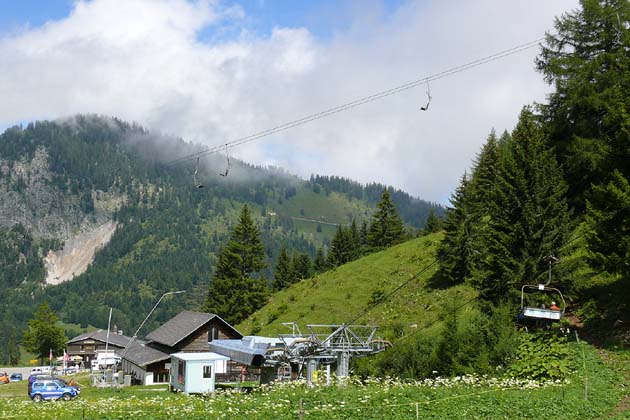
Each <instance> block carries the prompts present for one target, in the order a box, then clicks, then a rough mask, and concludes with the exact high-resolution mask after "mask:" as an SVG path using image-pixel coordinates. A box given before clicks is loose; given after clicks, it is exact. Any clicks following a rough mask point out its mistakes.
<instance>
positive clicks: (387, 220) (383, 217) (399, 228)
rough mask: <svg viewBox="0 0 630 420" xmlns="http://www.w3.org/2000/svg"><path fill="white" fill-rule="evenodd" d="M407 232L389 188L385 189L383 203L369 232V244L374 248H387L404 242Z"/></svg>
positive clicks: (382, 197)
mask: <svg viewBox="0 0 630 420" xmlns="http://www.w3.org/2000/svg"><path fill="white" fill-rule="evenodd" d="M404 237H405V231H404V229H403V223H402V220H401V219H400V216H399V215H398V210H396V206H395V205H394V203H393V201H392V199H391V197H390V195H389V191H388V190H387V188H384V189H383V194H382V195H381V201H379V203H378V204H377V210H376V213H375V214H374V217H373V218H372V223H371V224H370V229H369V231H368V244H369V245H370V246H371V247H373V248H387V247H389V246H392V245H395V244H397V243H400V242H402V241H403V240H404Z"/></svg>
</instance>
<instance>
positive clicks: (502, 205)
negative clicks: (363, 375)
mask: <svg viewBox="0 0 630 420" xmlns="http://www.w3.org/2000/svg"><path fill="white" fill-rule="evenodd" d="M580 3H581V7H580V9H578V10H575V11H573V12H571V13H568V14H566V15H563V16H561V17H559V18H558V19H557V21H556V24H555V28H554V30H553V31H551V32H549V33H548V34H547V36H546V39H545V42H544V43H543V46H542V50H541V53H540V55H539V57H538V59H537V61H536V64H537V67H538V69H539V71H540V72H541V73H542V75H543V76H544V77H545V80H546V81H547V82H549V83H550V84H551V85H552V86H553V88H554V91H553V92H552V93H551V94H550V95H549V100H548V102H546V103H543V104H540V105H538V106H536V107H525V108H524V109H523V111H522V112H521V114H520V117H519V121H518V124H517V126H516V127H515V129H514V130H513V131H512V132H511V133H507V132H506V133H504V134H502V135H500V136H497V135H496V134H495V133H494V132H492V133H491V134H490V135H489V136H488V138H487V141H486V144H485V145H484V147H483V148H482V150H481V151H480V153H479V155H478V157H477V159H476V161H475V162H474V167H473V170H472V173H471V174H470V175H464V176H463V178H462V181H461V183H460V185H459V187H458V189H457V191H456V192H455V193H454V194H453V197H452V200H451V204H452V207H451V208H450V209H449V210H448V211H447V217H446V222H445V230H446V235H445V239H444V241H443V242H442V244H441V246H440V247H439V250H438V258H439V261H440V269H439V271H438V277H439V279H440V281H441V282H443V284H445V285H455V284H461V283H465V284H469V285H472V286H473V287H475V288H476V289H478V290H479V292H480V294H481V297H482V298H483V299H484V301H485V302H486V303H487V304H492V305H497V304H499V303H501V302H509V303H511V304H516V303H517V302H518V300H519V295H520V286H522V285H523V284H538V283H546V282H548V281H549V275H551V282H552V283H551V284H552V285H553V286H556V287H559V288H560V289H561V290H563V291H564V293H565V295H566V296H567V298H568V302H569V307H568V311H567V313H570V314H571V315H572V318H571V319H572V321H573V323H574V324H575V325H579V326H582V324H583V325H584V326H585V327H586V330H587V331H588V332H589V333H590V334H591V336H592V337H596V338H597V339H598V340H599V341H601V342H608V343H617V344H623V345H626V346H628V345H630V328H629V327H630V318H629V316H630V307H629V306H628V302H630V270H628V267H629V266H628V259H629V258H630V186H629V183H628V180H629V179H630V164H629V163H630V118H629V115H630V54H628V51H629V49H630V31H629V29H628V27H629V24H628V22H629V20H630V3H628V2H627V1H625V0H613V1H597V0H583V1H581V2H580ZM550 269H551V274H550V272H549V270H550ZM538 299H539V300H538V301H534V303H536V304H537V305H540V304H545V303H546V304H547V305H549V298H548V297H547V298H546V299H547V301H546V302H545V300H543V299H545V297H544V296H542V297H540V296H539V297H538Z"/></svg>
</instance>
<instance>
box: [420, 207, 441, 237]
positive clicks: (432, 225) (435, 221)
mask: <svg viewBox="0 0 630 420" xmlns="http://www.w3.org/2000/svg"><path fill="white" fill-rule="evenodd" d="M440 229H442V221H441V220H440V219H439V218H438V217H436V216H435V211H434V210H433V209H431V210H430V211H429V216H428V217H427V221H426V222H425V223H424V229H422V231H423V233H424V234H425V235H426V234H429V233H435V232H439V231H440Z"/></svg>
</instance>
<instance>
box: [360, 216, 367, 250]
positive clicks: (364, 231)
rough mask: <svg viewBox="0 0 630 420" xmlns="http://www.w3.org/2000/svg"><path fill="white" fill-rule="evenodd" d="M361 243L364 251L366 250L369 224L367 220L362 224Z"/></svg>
mask: <svg viewBox="0 0 630 420" xmlns="http://www.w3.org/2000/svg"><path fill="white" fill-rule="evenodd" d="M359 243H360V244H361V249H362V250H364V249H365V248H366V247H367V246H368V224H367V222H366V221H365V220H364V221H363V222H362V223H361V230H360V231H359Z"/></svg>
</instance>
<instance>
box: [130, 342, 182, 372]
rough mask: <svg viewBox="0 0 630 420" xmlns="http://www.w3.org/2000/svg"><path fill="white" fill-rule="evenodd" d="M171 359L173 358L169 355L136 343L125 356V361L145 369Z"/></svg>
mask: <svg viewBox="0 0 630 420" xmlns="http://www.w3.org/2000/svg"><path fill="white" fill-rule="evenodd" d="M170 357H171V356H170V355H169V354H168V353H164V352H162V351H159V350H157V349H154V348H153V347H149V346H147V345H146V344H144V343H137V342H134V343H132V344H131V346H129V349H128V350H127V354H125V357H123V360H128V361H130V362H131V363H133V364H134V365H136V366H139V367H145V366H147V365H150V364H151V363H155V362H160V361H162V360H166V359H170Z"/></svg>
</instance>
